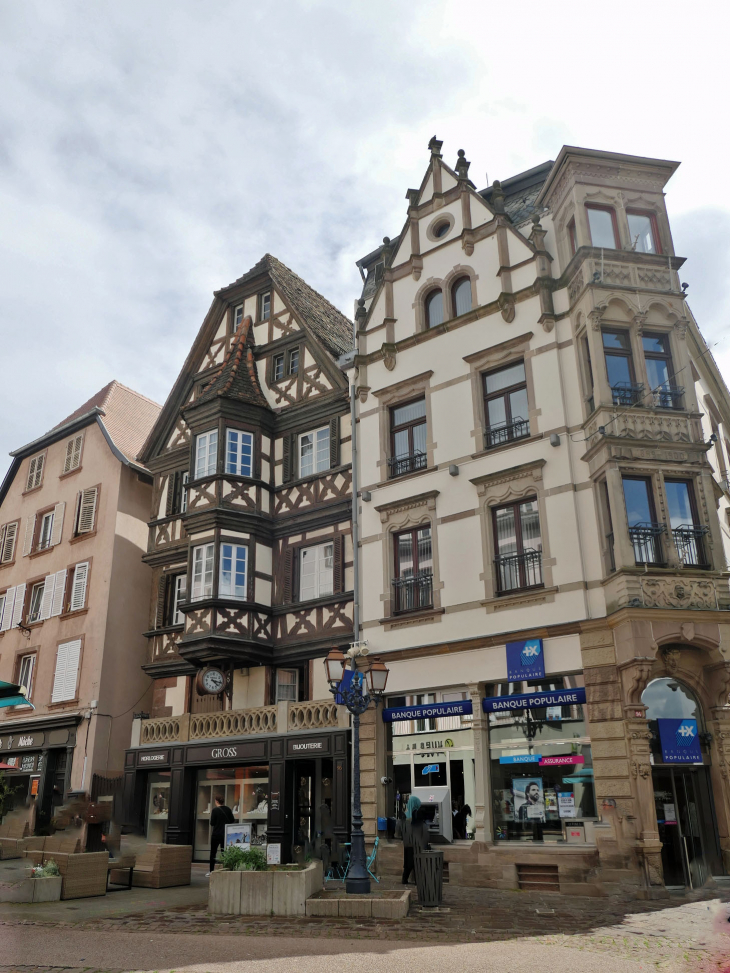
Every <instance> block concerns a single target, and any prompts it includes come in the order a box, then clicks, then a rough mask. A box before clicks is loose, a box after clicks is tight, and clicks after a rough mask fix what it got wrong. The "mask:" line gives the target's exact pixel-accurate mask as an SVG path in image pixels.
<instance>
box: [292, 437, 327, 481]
mask: <svg viewBox="0 0 730 973" xmlns="http://www.w3.org/2000/svg"><path fill="white" fill-rule="evenodd" d="M308 437H311V442H310V443H306V442H305V440H306V439H307V438H308ZM307 446H309V447H311V453H308V454H307V456H306V464H305V454H304V450H305V448H306V447H307ZM297 465H298V472H299V476H300V477H305V476H314V475H315V474H317V473H324V472H325V471H326V470H329V469H331V466H330V427H329V426H321V427H320V428H319V429H311V430H310V431H309V432H303V433H301V434H300V435H299V437H298V439H297Z"/></svg>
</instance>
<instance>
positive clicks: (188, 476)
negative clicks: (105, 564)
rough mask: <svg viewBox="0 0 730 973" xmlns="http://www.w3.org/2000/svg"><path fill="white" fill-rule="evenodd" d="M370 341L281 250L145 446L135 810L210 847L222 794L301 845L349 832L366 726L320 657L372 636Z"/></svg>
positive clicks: (183, 377) (199, 353)
mask: <svg viewBox="0 0 730 973" xmlns="http://www.w3.org/2000/svg"><path fill="white" fill-rule="evenodd" d="M351 346H352V324H351V322H350V321H348V319H347V318H345V317H344V316H343V315H342V314H341V313H340V312H339V311H338V310H337V309H336V308H335V307H334V306H333V305H332V304H330V303H329V302H328V301H327V300H325V299H324V298H323V297H322V296H321V295H320V294H318V293H317V292H316V291H314V290H313V289H312V288H311V287H309V286H308V285H307V284H306V283H305V282H304V281H303V280H301V279H300V278H299V277H298V276H297V275H296V274H294V273H293V272H292V271H291V270H289V269H288V268H287V267H285V266H284V265H283V264H282V263H281V262H280V261H278V260H277V259H276V258H275V257H272V256H270V255H268V254H267V255H266V256H265V257H264V258H263V259H262V260H261V261H259V263H257V264H256V266H255V267H253V268H252V269H251V270H250V271H249V272H248V273H247V274H245V275H244V276H243V277H241V278H240V279H239V280H237V281H235V282H234V283H232V284H230V285H229V286H228V287H225V288H223V289H221V290H219V291H217V292H216V293H215V295H214V299H213V303H212V305H211V308H210V311H209V312H208V315H207V316H206V318H205V320H204V322H203V324H202V327H201V328H200V331H199V333H198V336H197V338H196V339H195V341H194V343H193V346H192V348H191V351H190V354H189V355H188V358H187V360H186V362H185V364H184V366H183V369H182V371H181V373H180V376H179V378H178V379H177V381H176V383H175V385H174V387H173V389H172V392H171V394H170V396H169V398H168V400H167V402H166V403H165V406H164V407H163V410H162V412H161V414H160V418H159V421H158V422H157V424H156V425H155V427H154V429H153V431H152V433H151V434H150V436H149V438H148V440H147V443H146V445H145V447H144V449H143V451H142V454H141V456H142V458H143V462H145V463H146V464H147V465H148V466H149V468H150V470H152V471H153V473H154V478H155V479H154V495H153V501H152V511H151V519H150V523H149V546H148V552H147V554H146V557H145V560H146V562H147V563H148V564H149V565H151V567H152V569H153V574H154V581H153V585H152V592H151V598H150V617H149V629H148V631H147V633H146V634H147V638H148V640H149V657H148V660H147V663H146V665H145V667H144V668H145V670H146V672H147V673H148V674H149V675H150V676H152V678H153V680H154V694H153V695H154V702H153V706H152V709H151V711H150V712H149V714H146V715H145V718H143V719H140V720H139V721H137V723H136V724H135V732H134V734H133V748H132V749H131V750H130V751H129V752H128V754H127V767H126V771H127V779H126V788H127V806H128V816H129V819H130V822H131V823H136V824H138V825H143V826H144V827H145V830H146V833H147V836H148V838H149V839H150V840H165V839H166V840H167V841H172V842H178V843H190V844H193V845H194V848H195V857H196V858H198V859H201V858H202V859H204V858H206V857H207V854H208V846H209V825H208V821H209V817H210V810H211V807H212V806H214V800H215V797H216V796H217V795H219V794H220V795H221V796H223V797H224V799H225V801H226V803H227V804H228V806H229V807H231V808H232V809H233V811H234V815H235V817H236V820H237V821H238V822H240V823H241V824H242V825H245V826H246V827H249V828H250V829H251V837H252V841H253V842H254V843H256V842H263V841H264V840H265V836H267V835H268V840H269V841H272V842H276V841H279V842H281V843H282V848H283V854H284V855H288V854H291V849H292V847H294V846H300V847H303V848H305V847H307V845H308V843H309V842H311V841H312V840H313V838H314V835H315V832H316V831H321V830H323V829H324V830H327V829H329V828H330V827H331V828H332V829H333V834H334V833H339V834H340V835H341V836H344V834H345V833H346V829H347V827H348V816H349V811H348V800H347V780H348V774H347V739H348V738H347V728H346V727H347V724H346V723H344V722H343V721H342V718H341V717H338V714H337V707H336V706H335V705H334V704H333V703H332V701H331V698H330V697H329V694H328V692H327V687H326V683H325V681H324V675H323V671H322V670H323V667H322V665H321V662H319V661H317V662H316V664H315V660H319V659H320V658H321V657H323V656H324V655H326V653H327V652H328V650H329V649H330V648H331V647H333V646H342V645H346V644H347V643H348V642H349V640H350V639H351V636H352V599H353V595H352V587H353V585H352V560H353V558H352V545H351V489H350V487H351V445H350V444H351V437H350V415H349V397H348V391H347V380H346V378H345V376H344V375H343V373H342V372H341V371H340V369H339V368H338V367H337V365H336V361H337V359H338V358H339V357H340V356H341V355H342V354H343V352H345V351H346V350H349V349H350V348H351Z"/></svg>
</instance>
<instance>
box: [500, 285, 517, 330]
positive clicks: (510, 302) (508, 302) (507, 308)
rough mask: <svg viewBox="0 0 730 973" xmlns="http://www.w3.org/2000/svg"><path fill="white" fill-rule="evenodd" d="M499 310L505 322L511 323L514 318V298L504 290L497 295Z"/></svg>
mask: <svg viewBox="0 0 730 973" xmlns="http://www.w3.org/2000/svg"><path fill="white" fill-rule="evenodd" d="M499 310H500V311H501V313H502V317H503V318H504V320H505V321H506V322H507V324H512V322H513V321H514V319H515V300H514V298H513V297H512V295H511V294H505V293H504V291H503V292H502V293H501V294H500V295H499Z"/></svg>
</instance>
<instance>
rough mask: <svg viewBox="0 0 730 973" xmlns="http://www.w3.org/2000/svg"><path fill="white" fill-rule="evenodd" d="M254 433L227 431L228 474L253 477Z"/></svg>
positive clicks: (238, 430)
mask: <svg viewBox="0 0 730 973" xmlns="http://www.w3.org/2000/svg"><path fill="white" fill-rule="evenodd" d="M252 470H253V433H251V432H242V431H241V430H240V429H227V430H226V473H230V474H231V475H233V476H252V475H253V474H252Z"/></svg>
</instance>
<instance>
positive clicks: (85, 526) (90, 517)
mask: <svg viewBox="0 0 730 973" xmlns="http://www.w3.org/2000/svg"><path fill="white" fill-rule="evenodd" d="M98 495H99V488H98V487H88V488H87V489H86V490H82V492H81V499H80V501H79V518H78V527H77V528H76V532H77V533H78V534H91V533H92V532H93V530H94V527H95V526H96V500H97V497H98ZM55 526H56V525H55V520H54V525H53V527H54V531H55Z"/></svg>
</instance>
